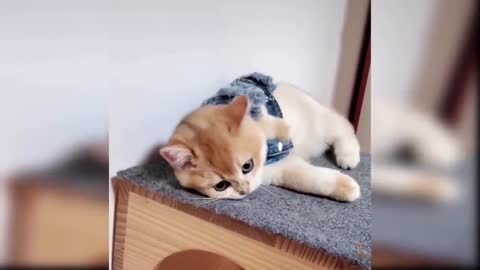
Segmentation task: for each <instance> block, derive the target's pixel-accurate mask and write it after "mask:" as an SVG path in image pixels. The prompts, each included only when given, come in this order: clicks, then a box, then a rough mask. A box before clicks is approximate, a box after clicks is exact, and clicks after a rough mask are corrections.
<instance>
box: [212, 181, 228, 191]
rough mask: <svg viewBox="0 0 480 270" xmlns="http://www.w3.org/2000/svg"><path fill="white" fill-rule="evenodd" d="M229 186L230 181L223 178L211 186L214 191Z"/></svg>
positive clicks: (222, 189)
mask: <svg viewBox="0 0 480 270" xmlns="http://www.w3.org/2000/svg"><path fill="white" fill-rule="evenodd" d="M229 186H230V182H228V181H225V180H223V181H220V182H218V183H217V184H216V185H215V186H213V188H214V189H215V190H216V191H224V190H225V189H227V188H228V187H229Z"/></svg>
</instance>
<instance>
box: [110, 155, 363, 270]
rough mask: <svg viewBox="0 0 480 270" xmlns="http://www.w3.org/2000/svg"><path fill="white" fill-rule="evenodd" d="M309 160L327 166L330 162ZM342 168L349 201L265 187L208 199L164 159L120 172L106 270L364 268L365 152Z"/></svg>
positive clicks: (114, 182) (115, 178)
mask: <svg viewBox="0 0 480 270" xmlns="http://www.w3.org/2000/svg"><path fill="white" fill-rule="evenodd" d="M315 164H318V165H322V166H325V167H331V168H335V165H333V163H332V162H331V161H330V159H325V158H321V159H318V160H316V161H315ZM344 172H345V173H346V174H349V175H350V176H352V177H354V178H355V179H356V180H357V181H358V183H359V184H360V189H361V193H362V197H361V198H360V199H358V200H357V201H355V202H353V203H342V202H337V201H334V200H331V199H327V198H322V197H316V196H311V195H307V194H300V193H297V192H293V191H289V190H286V189H282V188H278V187H273V186H267V187H265V188H260V189H258V190H257V191H255V192H254V193H252V194H250V195H249V196H248V197H246V198H244V199H243V200H218V201H211V200H205V199H203V198H204V197H203V196H200V195H197V194H196V193H195V192H193V191H189V190H185V189H183V188H181V187H180V186H179V185H178V183H177V182H176V180H175V177H174V175H173V173H172V171H171V169H170V168H169V166H168V164H167V163H166V162H164V161H160V162H159V163H155V164H150V165H142V166H137V167H132V168H129V169H127V170H124V171H121V172H119V173H118V174H117V176H116V177H114V178H113V180H112V183H113V187H114V190H115V199H116V202H115V217H114V218H115V223H114V238H113V256H112V260H113V261H112V266H113V269H115V270H119V269H135V270H141V269H149V270H150V269H158V270H171V269H176V270H183V269H202V270H214V269H215V270H216V269H223V270H233V269H248V270H250V269H261V270H270V269H271V270H278V269H285V270H292V269H295V270H301V269H368V268H370V251H371V235H370V221H371V209H370V208H371V189H370V157H369V156H368V155H362V158H361V163H360V164H359V166H358V167H357V168H355V169H354V170H350V171H344ZM192 250H193V251H192ZM198 250H201V251H206V252H209V253H212V254H214V255H215V254H217V255H220V256H219V257H218V258H217V259H211V258H210V257H208V256H207V255H208V254H206V255H202V254H200V253H195V251H198ZM182 251H183V253H182ZM178 252H180V253H178ZM192 254H193V255H192ZM182 256H184V257H183V258H182ZM202 256H203V257H202ZM207 257H208V258H207ZM177 258H180V259H179V260H178V261H177V263H175V262H174V261H175V259H177ZM199 258H204V259H199ZM172 262H173V263H172ZM191 262H195V266H194V267H192V266H190V267H189V266H185V265H183V264H188V263H191ZM168 265H170V267H169V266H168ZM207 265H208V266H207Z"/></svg>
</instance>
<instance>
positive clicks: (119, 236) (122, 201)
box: [112, 179, 129, 270]
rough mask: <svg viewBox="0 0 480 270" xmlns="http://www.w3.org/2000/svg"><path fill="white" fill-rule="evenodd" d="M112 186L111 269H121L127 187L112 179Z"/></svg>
mask: <svg viewBox="0 0 480 270" xmlns="http://www.w3.org/2000/svg"><path fill="white" fill-rule="evenodd" d="M112 187H113V190H114V193H115V210H114V217H113V236H112V269H115V270H118V269H123V256H124V253H125V235H126V228H127V226H126V225H127V214H128V196H129V190H128V189H127V188H128V186H126V185H121V184H120V183H119V182H118V181H114V180H113V179H112ZM120 213H122V214H120Z"/></svg>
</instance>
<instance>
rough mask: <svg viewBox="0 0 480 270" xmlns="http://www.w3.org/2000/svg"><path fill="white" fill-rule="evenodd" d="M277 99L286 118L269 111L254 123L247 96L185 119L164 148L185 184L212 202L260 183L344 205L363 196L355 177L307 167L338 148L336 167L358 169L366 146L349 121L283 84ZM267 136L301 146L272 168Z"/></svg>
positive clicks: (244, 192) (162, 151) (242, 194)
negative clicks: (209, 198)
mask: <svg viewBox="0 0 480 270" xmlns="http://www.w3.org/2000/svg"><path fill="white" fill-rule="evenodd" d="M273 96H274V97H275V99H276V101H277V102H278V104H279V105H280V108H281V110H282V112H283V119H281V118H276V117H272V116H269V115H268V113H267V110H266V108H265V107H262V108H261V111H262V112H261V113H262V117H261V118H260V120H254V119H253V118H252V117H251V116H250V115H249V107H250V106H251V104H250V101H249V99H248V98H247V97H246V96H237V97H235V98H234V99H233V100H232V101H231V102H230V103H228V104H223V105H206V106H202V107H200V108H198V109H196V110H194V111H193V112H191V113H190V114H188V115H187V116H185V117H184V118H183V120H181V121H180V123H179V124H178V125H177V127H176V128H175V130H174V132H173V134H172V136H171V137H170V139H169V141H168V143H167V144H166V145H165V146H163V147H162V148H161V149H160V150H159V152H160V154H161V156H162V157H163V158H164V159H165V160H166V161H168V163H169V164H170V165H171V166H172V167H173V169H174V173H175V176H176V178H177V179H178V181H179V183H180V184H181V185H182V186H183V187H185V188H191V189H195V190H196V191H198V192H200V193H202V194H204V195H206V196H208V197H211V198H229V199H241V198H244V197H245V196H247V195H248V194H250V193H252V192H254V191H255V190H256V189H257V188H259V187H260V185H275V186H280V187H285V188H288V189H292V190H295V191H299V192H304V193H309V194H316V195H320V196H325V197H329V198H332V199H335V200H338V201H346V202H352V201H354V200H356V199H358V198H359V197H360V187H359V185H358V183H357V182H356V181H355V180H354V179H353V178H352V177H350V176H348V175H346V174H344V173H342V172H340V171H339V170H335V169H330V168H323V167H318V166H314V165H312V164H310V163H309V162H308V160H309V159H310V158H313V157H317V156H319V155H322V154H323V153H324V152H325V151H326V150H327V149H328V148H329V147H330V146H333V151H334V154H335V158H336V163H337V165H338V166H339V167H341V168H343V169H350V168H355V167H356V166H357V164H358V163H359V161H360V146H359V143H358V140H357V138H356V136H355V132H354V130H353V127H352V125H351V124H350V122H348V121H347V119H345V118H344V117H343V116H341V115H340V114H338V113H336V112H335V111H334V110H332V109H329V108H327V107H325V106H323V105H321V104H320V103H318V102H317V101H316V100H315V99H314V98H312V97H311V96H310V95H308V94H307V93H306V92H304V91H303V90H301V89H299V88H297V87H295V86H293V85H290V84H287V83H278V84H277V86H276V89H275V91H274V93H273ZM268 138H290V139H291V140H292V142H293V145H294V148H293V149H292V151H291V152H290V153H289V154H288V156H286V157H285V158H283V159H281V160H279V161H277V162H274V163H272V164H268V165H265V156H266V151H267V146H266V144H265V141H266V139H268Z"/></svg>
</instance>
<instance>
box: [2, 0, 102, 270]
mask: <svg viewBox="0 0 480 270" xmlns="http://www.w3.org/2000/svg"><path fill="white" fill-rule="evenodd" d="M107 4H108V2H106V1H104V2H103V3H102V2H101V1H23V0H22V1H1V2H0V33H1V34H0V59H1V61H0V119H1V121H0V122H1V124H2V132H1V134H0V149H1V154H0V266H5V265H11V266H103V267H107V266H108V182H107V179H108V109H109V106H108V102H109V93H110V92H109V90H110V89H111V87H110V79H109V78H110V76H109V75H108V70H109V58H108V51H107V48H108V47H109V46H108V44H107V42H108V31H107V30H108V28H107V27H108V25H109V24H110V23H111V22H110V21H111V20H110V18H109V17H108V16H107V15H108V13H109V10H110V9H107V8H110V6H109V5H107Z"/></svg>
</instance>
